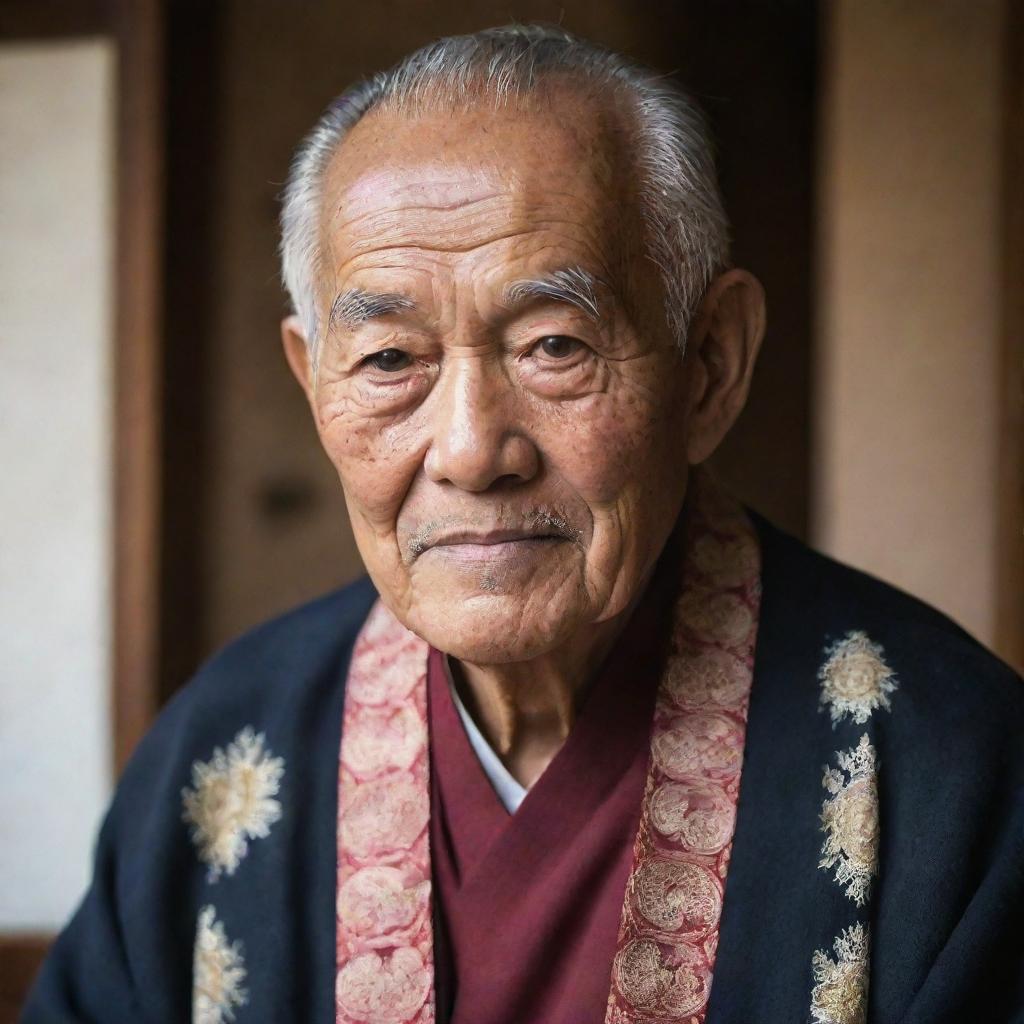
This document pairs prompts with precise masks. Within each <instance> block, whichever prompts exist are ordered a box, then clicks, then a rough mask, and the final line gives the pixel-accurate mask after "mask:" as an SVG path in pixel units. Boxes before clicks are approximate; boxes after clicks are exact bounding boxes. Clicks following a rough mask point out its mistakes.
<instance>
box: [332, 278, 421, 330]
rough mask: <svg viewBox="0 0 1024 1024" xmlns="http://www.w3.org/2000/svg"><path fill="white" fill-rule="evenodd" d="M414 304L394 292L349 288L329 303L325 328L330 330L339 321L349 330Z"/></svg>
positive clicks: (411, 306) (409, 307)
mask: <svg viewBox="0 0 1024 1024" xmlns="http://www.w3.org/2000/svg"><path fill="white" fill-rule="evenodd" d="M414 306H415V303H414V302H413V301H412V299H408V298H406V297H405V296H404V295H396V294H395V293H394V292H367V291H363V289H362V288H349V289H348V290H346V291H343V292H341V294H340V295H338V297H337V298H336V299H335V300H334V302H333V303H332V304H331V312H330V315H329V316H328V318H327V329H328V331H330V330H331V329H332V328H334V327H336V326H337V325H338V324H339V323H340V324H344V325H345V326H346V327H348V328H349V329H350V330H351V329H354V328H356V327H358V326H359V325H360V324H364V323H366V321H367V320H372V319H374V317H378V316H387V315H388V314H389V313H399V312H401V311H402V310H405V309H412V308H413V307H414Z"/></svg>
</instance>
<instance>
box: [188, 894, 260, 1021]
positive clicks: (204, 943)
mask: <svg viewBox="0 0 1024 1024" xmlns="http://www.w3.org/2000/svg"><path fill="white" fill-rule="evenodd" d="M245 974H246V971H245V961H244V959H243V957H242V946H241V943H239V942H229V941H228V937H227V935H226V934H225V933H224V925H223V924H222V923H221V922H220V921H218V920H217V914H216V911H215V910H214V908H213V907H211V906H206V907H203V909H202V910H201V911H200V912H199V920H198V922H197V924H196V941H195V950H194V953H193V967H192V1020H193V1022H194V1024H223V1022H225V1021H233V1020H234V1019H235V1013H234V1011H235V1009H236V1008H237V1007H239V1006H244V1005H245V1003H246V1002H247V1001H248V998H249V997H248V993H247V992H246V990H245V989H244V988H243V987H242V982H243V981H245Z"/></svg>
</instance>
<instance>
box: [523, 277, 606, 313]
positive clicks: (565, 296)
mask: <svg viewBox="0 0 1024 1024" xmlns="http://www.w3.org/2000/svg"><path fill="white" fill-rule="evenodd" d="M600 285H601V281H599V280H598V278H596V277H595V276H594V275H593V274H591V273H590V271H588V270H584V269H583V268H582V267H565V268H564V269H562V270H553V271H551V273H549V274H542V275H541V276H540V277H536V278H530V279H527V280H523V281H513V282H512V283H511V284H508V285H506V286H505V292H504V296H503V299H504V303H505V305H506V306H517V305H521V304H522V303H524V302H527V301H529V300H530V299H552V300H554V301H555V302H565V303H568V304H569V305H570V306H575V307H576V308H577V309H579V310H581V311H582V312H584V313H585V314H586V315H587V316H589V317H590V318H591V319H592V320H600V319H601V308H600V305H599V303H598V299H597V291H598V287H599V286H600Z"/></svg>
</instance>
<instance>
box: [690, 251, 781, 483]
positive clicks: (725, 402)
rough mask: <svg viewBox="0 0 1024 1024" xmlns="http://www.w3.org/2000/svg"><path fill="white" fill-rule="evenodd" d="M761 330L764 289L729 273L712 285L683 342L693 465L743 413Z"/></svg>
mask: <svg viewBox="0 0 1024 1024" xmlns="http://www.w3.org/2000/svg"><path fill="white" fill-rule="evenodd" d="M764 328H765V300H764V288H763V287H762V286H761V282H760V281H758V279H757V278H756V277H754V275H753V274H751V273H749V272H748V271H746V270H727V271H726V272H725V273H724V274H721V275H720V276H719V277H717V278H716V279H715V280H714V281H712V282H711V285H710V286H709V288H708V290H707V292H706V293H705V296H704V299H703V301H702V302H701V305H700V308H699V310H698V311H697V315H696V317H694V320H693V325H692V327H691V328H690V334H689V337H688V339H687V342H686V349H687V351H686V362H687V363H688V364H689V369H688V372H689V374H690V378H691V387H692V391H691V406H690V422H689V430H688V432H687V440H686V454H687V459H688V461H689V462H690V464H691V465H696V464H697V463H699V462H703V461H704V460H705V459H707V458H709V457H710V456H711V454H712V453H713V452H714V451H715V449H716V448H717V447H718V446H719V444H720V443H721V441H722V438H724V437H725V435H726V434H727V433H728V432H729V429H730V428H731V427H732V425H733V424H734V423H735V422H736V419H737V417H738V416H739V414H740V412H741V411H742V410H743V406H744V405H745V404H746V401H747V394H748V392H749V391H750V378H751V375H752V374H753V372H754V363H755V362H756V361H757V353H758V352H759V351H760V348H761V341H762V339H763V338H764Z"/></svg>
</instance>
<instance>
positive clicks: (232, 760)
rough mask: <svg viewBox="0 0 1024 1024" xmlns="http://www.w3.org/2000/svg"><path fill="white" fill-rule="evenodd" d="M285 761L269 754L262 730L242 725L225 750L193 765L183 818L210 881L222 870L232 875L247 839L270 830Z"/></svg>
mask: <svg viewBox="0 0 1024 1024" xmlns="http://www.w3.org/2000/svg"><path fill="white" fill-rule="evenodd" d="M282 775H284V759H283V758H280V757H271V756H270V751H269V750H267V749H265V747H264V736H263V733H254V732H253V730H252V729H251V728H249V727H246V728H245V729H243V730H242V731H241V732H240V733H239V734H238V735H237V736H236V737H235V738H234V740H233V741H232V742H231V743H229V744H228V747H227V749H226V750H222V749H221V748H220V747H216V748H215V749H214V751H213V756H212V757H211V758H210V760H209V761H196V762H195V763H194V764H193V765H192V788H191V789H189V788H188V787H186V788H184V789H183V790H182V791H181V798H182V802H183V804H184V807H185V810H184V813H183V815H182V818H183V820H184V821H185V822H187V823H188V824H189V825H191V826H192V841H193V842H194V843H195V844H196V847H197V848H198V852H199V859H200V860H201V861H203V863H204V864H207V865H209V872H208V880H209V881H210V882H216V881H217V879H218V878H219V877H220V875H221V872H227V873H228V874H229V875H232V874H234V872H235V869H236V868H237V867H238V865H239V864H240V863H241V862H242V858H243V857H245V855H246V852H247V851H248V848H249V840H250V839H260V838H263V837H264V836H267V835H269V834H270V826H271V825H273V824H274V822H276V821H277V820H278V819H279V818H280V817H281V805H280V803H279V802H278V801H277V800H275V799H274V797H275V796H276V795H277V792H278V789H279V786H280V781H281V777H282Z"/></svg>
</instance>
